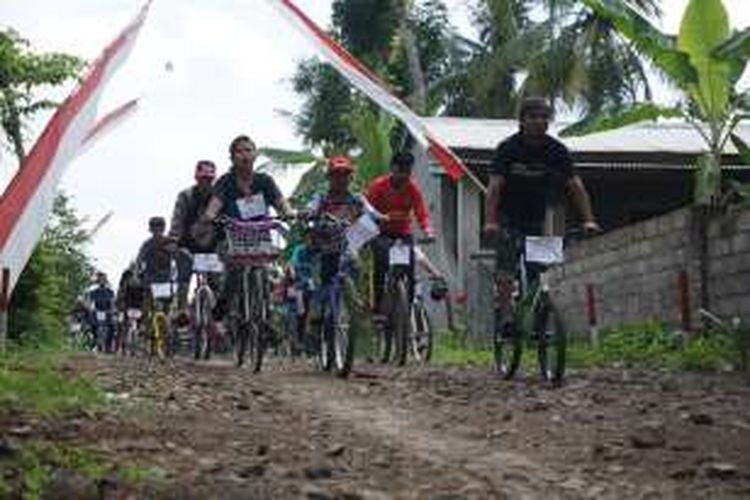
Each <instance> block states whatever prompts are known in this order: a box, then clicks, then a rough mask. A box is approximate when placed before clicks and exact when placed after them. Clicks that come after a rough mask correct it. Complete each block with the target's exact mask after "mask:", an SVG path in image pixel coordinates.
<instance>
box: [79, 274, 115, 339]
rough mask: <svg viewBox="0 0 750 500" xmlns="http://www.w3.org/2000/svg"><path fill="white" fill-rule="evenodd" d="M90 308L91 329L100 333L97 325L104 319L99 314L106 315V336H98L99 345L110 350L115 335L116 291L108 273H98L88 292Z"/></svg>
mask: <svg viewBox="0 0 750 500" xmlns="http://www.w3.org/2000/svg"><path fill="white" fill-rule="evenodd" d="M86 298H87V302H88V304H89V310H90V320H89V321H90V322H91V331H92V332H96V333H97V334H98V333H99V331H98V329H97V326H98V325H99V323H100V322H102V320H100V319H99V317H98V316H100V315H102V314H103V315H104V320H103V322H104V327H105V335H106V336H105V338H103V339H102V338H97V339H96V343H97V345H98V346H99V347H100V348H102V349H103V350H107V351H108V350H109V348H110V347H111V346H112V343H113V342H112V341H113V340H114V335H115V318H114V310H115V292H113V291H112V287H110V285H109V281H107V275H106V274H105V273H103V272H101V271H98V272H97V273H96V284H95V285H94V287H93V288H92V289H90V290H89V291H88V293H87V294H86Z"/></svg>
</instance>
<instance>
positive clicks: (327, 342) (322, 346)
mask: <svg viewBox="0 0 750 500" xmlns="http://www.w3.org/2000/svg"><path fill="white" fill-rule="evenodd" d="M329 295H330V293H329V292H328V291H326V293H325V295H324V296H323V301H322V302H321V304H320V321H319V322H318V325H317V326H318V328H317V330H318V334H317V342H318V353H317V364H318V368H320V369H321V370H322V371H324V372H329V371H331V370H332V369H333V358H334V347H333V341H332V337H331V331H332V329H331V327H330V323H331V317H330V316H331V306H330V304H329V303H328V302H329V300H330V299H329Z"/></svg>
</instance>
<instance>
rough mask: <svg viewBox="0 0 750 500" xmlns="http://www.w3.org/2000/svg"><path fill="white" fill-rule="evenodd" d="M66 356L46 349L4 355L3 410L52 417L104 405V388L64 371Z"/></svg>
mask: <svg viewBox="0 0 750 500" xmlns="http://www.w3.org/2000/svg"><path fill="white" fill-rule="evenodd" d="M66 356H67V355H66V354H65V353H64V352H61V351H52V350H43V349H42V350H20V351H11V352H9V353H8V354H5V355H3V356H0V412H9V411H12V412H22V413H31V414H34V415H38V416H40V417H43V418H52V417H59V416H62V415H65V414H70V413H75V412H78V411H81V410H84V409H95V408H98V407H100V406H102V405H103V403H104V395H103V392H102V391H101V390H99V389H98V388H97V387H96V386H95V385H94V384H93V383H92V382H91V381H90V380H89V379H87V378H83V377H73V376H70V375H66V374H65V373H63V372H62V371H60V367H61V365H62V363H63V362H64V361H65V358H66Z"/></svg>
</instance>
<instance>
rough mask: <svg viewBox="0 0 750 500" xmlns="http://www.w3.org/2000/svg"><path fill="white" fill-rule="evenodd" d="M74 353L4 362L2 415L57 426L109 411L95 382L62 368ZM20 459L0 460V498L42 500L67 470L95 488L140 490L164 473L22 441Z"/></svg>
mask: <svg viewBox="0 0 750 500" xmlns="http://www.w3.org/2000/svg"><path fill="white" fill-rule="evenodd" d="M69 355H70V352H66V351H63V350H59V349H56V348H39V349H31V348H17V349H15V350H11V351H9V352H8V353H6V354H4V355H2V356H0V415H2V414H13V415H14V418H16V417H19V416H20V417H29V418H34V419H43V420H57V419H62V418H65V417H67V416H69V415H75V414H78V413H80V412H82V411H91V410H101V409H103V408H104V407H105V402H106V400H105V397H104V392H103V391H102V390H101V389H99V388H98V387H97V386H96V385H95V384H94V383H93V381H91V380H90V379H88V378H85V377H80V376H72V375H69V374H66V373H65V372H64V371H63V370H62V369H61V368H62V365H63V363H64V362H65V361H66V359H67V358H68V357H69ZM22 444H23V446H22V447H21V448H20V449H19V450H17V451H16V452H15V453H12V454H7V455H4V456H3V457H2V458H0V471H2V473H0V498H8V497H13V498H17V497H19V495H20V497H21V498H24V499H29V500H34V499H38V498H43V497H44V495H45V494H46V492H47V490H48V488H49V486H50V484H51V482H52V480H53V478H54V474H55V472H56V471H58V470H67V471H71V472H75V473H78V474H80V475H82V476H85V477H87V478H88V479H90V480H91V481H93V482H96V481H99V480H101V479H103V478H105V477H111V476H115V477H118V478H119V479H120V480H121V481H122V482H123V483H125V484H127V485H131V486H137V485H140V484H144V483H149V484H160V483H161V482H162V481H163V480H164V479H165V478H166V473H165V471H163V470H161V469H152V468H143V467H137V466H127V467H119V466H115V465H112V464H110V463H108V462H107V461H106V459H105V457H104V456H102V455H101V454H99V453H97V452H96V451H92V450H88V449H85V448H81V447H80V446H75V445H72V444H60V443H55V442H53V441H46V440H45V441H42V440H37V441H34V440H30V441H22Z"/></svg>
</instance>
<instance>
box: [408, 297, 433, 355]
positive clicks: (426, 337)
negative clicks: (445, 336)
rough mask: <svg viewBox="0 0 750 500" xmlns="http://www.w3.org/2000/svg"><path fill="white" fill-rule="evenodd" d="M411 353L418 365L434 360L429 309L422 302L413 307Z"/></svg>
mask: <svg viewBox="0 0 750 500" xmlns="http://www.w3.org/2000/svg"><path fill="white" fill-rule="evenodd" d="M410 339H411V342H410V344H411V351H412V355H413V356H414V359H415V360H417V362H418V363H429V362H430V359H431V358H432V345H433V332H432V323H431V322H430V317H429V315H428V314H427V309H425V307H424V305H423V304H422V303H421V302H417V303H415V304H414V305H413V306H412V331H411V335H410Z"/></svg>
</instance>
